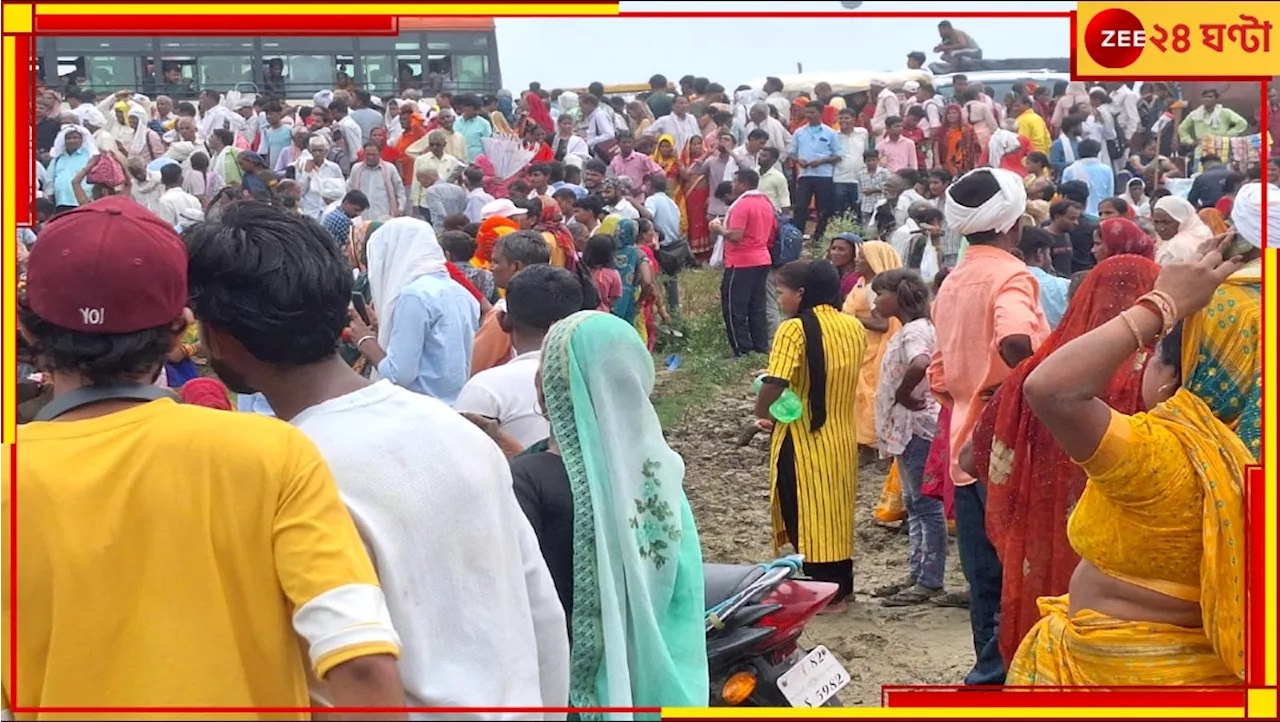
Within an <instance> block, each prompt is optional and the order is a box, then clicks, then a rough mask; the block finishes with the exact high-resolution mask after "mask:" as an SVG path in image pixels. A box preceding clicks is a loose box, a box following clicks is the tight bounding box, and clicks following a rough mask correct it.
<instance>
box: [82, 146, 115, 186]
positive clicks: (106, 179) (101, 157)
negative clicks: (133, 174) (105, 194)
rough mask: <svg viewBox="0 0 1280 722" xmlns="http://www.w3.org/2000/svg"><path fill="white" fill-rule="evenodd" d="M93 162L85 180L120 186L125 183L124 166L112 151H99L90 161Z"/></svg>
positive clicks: (95, 183)
mask: <svg viewBox="0 0 1280 722" xmlns="http://www.w3.org/2000/svg"><path fill="white" fill-rule="evenodd" d="M89 162H90V163H92V164H93V166H92V167H91V168H89V172H88V173H86V174H85V180H86V181H88V182H89V183H91V184H93V185H104V186H108V187H110V188H118V187H120V186H122V185H124V166H122V165H120V161H119V160H117V159H116V157H115V155H113V154H111V153H99V154H98V155H96V156H94V157H93V159H91V160H90V161H89Z"/></svg>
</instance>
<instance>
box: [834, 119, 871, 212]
mask: <svg viewBox="0 0 1280 722" xmlns="http://www.w3.org/2000/svg"><path fill="white" fill-rule="evenodd" d="M836 118H837V120H838V122H839V123H840V162H839V163H837V164H836V174H835V184H836V215H839V216H843V215H845V214H847V213H849V212H850V211H853V213H854V216H855V217H856V216H857V211H858V209H859V208H861V203H860V199H861V196H860V195H859V193H858V174H859V173H861V172H862V171H863V170H864V169H866V167H867V162H866V161H865V160H863V158H862V156H863V155H865V154H866V152H867V138H868V133H867V129H866V128H859V127H858V125H857V123H856V122H855V119H854V113H853V109H852V108H845V109H843V110H841V111H840V114H839V115H837V116H836Z"/></svg>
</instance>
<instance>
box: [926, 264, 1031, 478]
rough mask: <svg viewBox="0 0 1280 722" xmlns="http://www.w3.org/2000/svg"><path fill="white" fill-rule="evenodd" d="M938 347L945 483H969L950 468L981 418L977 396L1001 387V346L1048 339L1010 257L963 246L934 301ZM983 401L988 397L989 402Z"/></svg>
mask: <svg viewBox="0 0 1280 722" xmlns="http://www.w3.org/2000/svg"><path fill="white" fill-rule="evenodd" d="M933 323H934V327H935V328H936V329H937V334H938V343H937V346H936V347H935V349H934V352H933V362H932V363H931V364H929V383H930V386H931V387H932V389H933V391H934V393H935V394H938V395H942V394H947V395H949V396H951V398H952V400H953V401H954V405H953V406H952V408H951V478H952V480H953V481H954V483H955V485H956V486H967V485H969V484H972V483H973V482H974V479H973V477H972V476H969V475H968V474H966V473H964V472H963V471H961V470H960V467H959V464H958V463H957V461H958V459H959V457H960V449H961V447H963V446H964V445H965V443H966V442H968V441H969V437H970V436H971V435H972V434H973V428H974V427H975V426H977V423H978V417H979V416H981V414H982V407H983V405H984V403H985V402H984V401H983V399H982V396H983V391H985V390H988V389H992V387H995V386H997V385H999V384H1001V383H1003V382H1004V380H1005V378H1006V377H1007V376H1008V375H1009V370H1010V369H1009V367H1008V366H1006V365H1005V363H1004V359H1002V358H1001V357H1000V342H1001V341H1004V340H1005V339H1006V338H1009V337H1011V336H1030V337H1031V345H1032V347H1033V348H1036V347H1039V345H1040V343H1041V342H1043V341H1044V339H1045V337H1047V336H1048V335H1049V322H1048V320H1046V319H1045V316H1044V312H1043V311H1042V310H1041V309H1040V284H1039V283H1038V282H1037V281H1036V279H1035V276H1032V275H1031V272H1030V271H1028V270H1027V266H1026V264H1025V263H1023V262H1022V261H1019V260H1018V259H1017V258H1015V257H1014V256H1013V254H1011V253H1008V252H1007V251H1003V250H1001V249H999V248H995V247H994V246H979V245H974V246H969V248H968V250H967V251H966V252H965V257H964V262H963V263H961V264H960V265H959V266H957V267H956V270H955V271H953V272H952V273H951V275H950V276H947V280H946V282H945V283H943V284H942V288H941V289H940V290H939V291H938V297H937V298H936V299H935V300H934V302H933ZM988 398H989V397H988Z"/></svg>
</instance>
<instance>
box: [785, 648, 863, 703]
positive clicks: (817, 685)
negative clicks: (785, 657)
mask: <svg viewBox="0 0 1280 722" xmlns="http://www.w3.org/2000/svg"><path fill="white" fill-rule="evenodd" d="M847 684H849V673H848V672H847V671H845V668H844V666H843V665H841V664H840V662H839V661H838V660H837V659H836V656H835V655H834V654H832V653H831V652H830V651H828V650H827V648H826V647H823V646H817V647H814V648H813V650H812V651H811V652H809V653H808V654H806V655H805V657H804V659H802V660H800V661H799V662H797V663H796V665H795V666H794V667H792V668H791V669H788V670H787V671H786V672H784V673H783V674H782V676H781V677H779V678H778V689H779V691H781V692H782V696H783V697H786V698H787V701H788V702H790V703H791V706H792V707H821V706H822V705H823V704H824V703H826V701H827V700H829V699H831V698H832V697H834V696H836V693H837V692H839V691H840V690H841V689H844V687H845V685H847Z"/></svg>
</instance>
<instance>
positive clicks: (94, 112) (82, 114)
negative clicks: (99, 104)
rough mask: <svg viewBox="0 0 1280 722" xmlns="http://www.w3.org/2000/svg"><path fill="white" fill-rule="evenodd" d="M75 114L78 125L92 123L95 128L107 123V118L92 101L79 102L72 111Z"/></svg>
mask: <svg viewBox="0 0 1280 722" xmlns="http://www.w3.org/2000/svg"><path fill="white" fill-rule="evenodd" d="M72 112H73V113H75V115H76V119H77V120H79V121H80V125H92V126H93V127H95V128H101V127H102V126H104V125H106V124H107V118H106V116H104V115H103V114H102V111H101V110H98V109H97V108H96V107H94V106H93V104H92V103H81V104H80V105H79V106H77V107H76V109H75V110H73V111H72Z"/></svg>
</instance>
